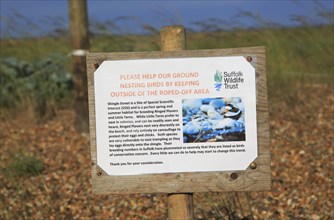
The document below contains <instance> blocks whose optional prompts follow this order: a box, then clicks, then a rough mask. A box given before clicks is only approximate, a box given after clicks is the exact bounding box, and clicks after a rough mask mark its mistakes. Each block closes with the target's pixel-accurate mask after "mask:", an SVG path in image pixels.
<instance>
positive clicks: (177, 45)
mask: <svg viewBox="0 0 334 220" xmlns="http://www.w3.org/2000/svg"><path fill="white" fill-rule="evenodd" d="M160 38H161V50H162V51H177V50H185V49H186V37H185V30H184V28H183V27H182V26H166V27H164V28H162V29H161V31H160ZM167 197H168V219H169V220H173V219H182V220H183V219H184V220H186V219H193V218H194V207H193V206H194V203H193V194H192V193H171V194H168V195H167Z"/></svg>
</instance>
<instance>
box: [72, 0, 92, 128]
mask: <svg viewBox="0 0 334 220" xmlns="http://www.w3.org/2000/svg"><path fill="white" fill-rule="evenodd" d="M68 10H69V17H70V32H71V45H72V71H73V78H74V87H75V103H74V110H75V114H76V119H75V128H76V130H77V131H78V132H87V131H88V128H89V127H88V90H87V75H86V53H85V52H86V51H87V49H89V35H88V17H87V4H86V0H68Z"/></svg>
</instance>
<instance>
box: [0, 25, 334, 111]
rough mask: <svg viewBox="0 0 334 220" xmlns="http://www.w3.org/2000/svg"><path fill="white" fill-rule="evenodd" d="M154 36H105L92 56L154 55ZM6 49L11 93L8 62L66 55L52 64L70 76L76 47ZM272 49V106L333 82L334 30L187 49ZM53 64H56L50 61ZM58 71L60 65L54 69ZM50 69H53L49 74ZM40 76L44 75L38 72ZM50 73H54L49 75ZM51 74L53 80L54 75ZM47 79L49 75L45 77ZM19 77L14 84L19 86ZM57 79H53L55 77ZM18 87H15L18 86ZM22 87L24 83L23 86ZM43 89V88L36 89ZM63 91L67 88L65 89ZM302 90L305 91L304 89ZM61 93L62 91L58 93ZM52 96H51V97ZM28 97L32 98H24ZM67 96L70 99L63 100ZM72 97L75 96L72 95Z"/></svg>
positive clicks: (8, 44) (283, 32)
mask: <svg viewBox="0 0 334 220" xmlns="http://www.w3.org/2000/svg"><path fill="white" fill-rule="evenodd" d="M152 33H153V34H151V35H127V36H116V35H103V36H102V35H101V36H93V37H92V38H91V51H92V52H120V51H123V52H130V51H152V50H159V44H160V37H159V34H158V33H157V32H152ZM0 46H1V86H2V87H6V86H8V85H7V84H6V85H4V83H7V81H6V80H4V79H6V77H8V75H9V74H8V73H4V72H3V71H5V70H4V69H5V68H4V63H6V62H4V60H5V59H8V58H9V57H15V59H17V60H18V62H31V64H29V65H32V66H35V65H34V63H36V62H43V61H40V60H45V59H46V57H50V56H51V55H54V54H61V56H58V57H57V58H52V62H53V63H56V67H55V68H51V70H52V71H53V70H54V71H57V73H59V72H63V73H64V74H65V68H66V69H67V70H69V62H70V56H69V54H70V51H71V49H70V44H69V40H68V39H67V38H65V37H44V38H32V39H2V40H1V41H0ZM251 46H266V57H267V75H268V88H269V98H270V102H271V103H278V102H281V101H284V102H286V103H287V104H290V105H293V104H295V102H294V97H295V96H296V95H297V94H296V93H298V90H297V88H296V87H297V85H298V86H299V87H300V86H303V85H304V84H305V83H306V84H310V83H326V82H332V74H333V62H332V61H333V27H332V26H318V27H312V26H304V27H296V28H262V29H249V30H245V29H234V30H231V31H221V30H219V31H215V32H207V33H205V32H204V33H197V32H189V33H187V49H188V50H200V49H218V48H235V47H251ZM49 59H50V58H49ZM52 65H54V64H52ZM46 69H49V68H46ZM34 71H37V72H43V71H41V70H37V69H34ZM49 72H50V71H49ZM49 74H52V73H51V72H50V73H49ZM42 75H43V73H42ZM14 76H15V74H14V75H12V76H11V77H12V80H14V81H15V77H14ZM51 78H52V77H51ZM51 78H50V77H49V78H48V77H46V78H45V77H44V78H43V82H45V83H46V84H45V85H44V86H43V83H41V84H39V86H42V87H41V88H38V89H39V92H38V93H37V94H39V93H40V92H43V91H42V89H43V88H44V89H48V88H50V87H49V84H47V81H48V80H51V81H52V79H51ZM14 81H12V82H11V83H14ZM17 83H19V82H17ZM17 83H16V84H15V83H14V84H13V85H14V86H13V87H12V89H13V90H17V91H13V92H14V93H13V94H10V95H9V93H8V95H9V96H7V95H3V94H2V95H3V97H2V100H1V101H2V102H1V105H2V107H4V106H6V105H4V103H3V102H7V100H8V99H11V100H13V99H14V100H15V101H21V100H20V99H17V98H16V97H18V96H19V95H15V92H22V91H21V88H19V87H17V86H16V85H18V84H17ZM35 88H37V87H35ZM61 88H62V87H61ZM299 89H300V88H299ZM53 91H54V92H56V93H57V92H59V90H53ZM45 93H47V94H45ZM45 93H42V94H43V95H42V98H47V97H49V96H52V94H50V93H49V92H45ZM24 95H26V93H24ZM62 95H64V94H62ZM67 95H70V93H67ZM53 96H54V98H56V97H58V94H57V95H53Z"/></svg>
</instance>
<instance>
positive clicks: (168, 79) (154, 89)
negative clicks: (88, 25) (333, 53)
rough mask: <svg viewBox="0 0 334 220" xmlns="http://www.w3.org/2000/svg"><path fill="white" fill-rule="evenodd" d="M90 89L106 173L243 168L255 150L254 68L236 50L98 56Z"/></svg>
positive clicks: (100, 158) (100, 160) (101, 164)
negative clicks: (149, 56)
mask: <svg viewBox="0 0 334 220" xmlns="http://www.w3.org/2000/svg"><path fill="white" fill-rule="evenodd" d="M94 93H95V111H96V112H95V113H96V148H97V149H96V153H97V165H98V166H99V167H101V168H102V169H103V170H104V171H105V172H106V173H107V174H109V175H139V174H151V173H175V172H208V171H230V170H245V169H246V168H247V167H248V166H249V164H250V163H251V162H252V161H253V160H255V159H256V157H257V155H258V151H257V126H256V76H255V69H254V67H253V66H252V65H251V64H250V63H249V62H247V61H246V59H245V58H244V57H242V56H231V57H209V58H169V59H140V60H139V59H138V60H113V61H104V62H103V63H102V64H101V65H100V67H99V68H98V69H97V70H96V71H95V73H94Z"/></svg>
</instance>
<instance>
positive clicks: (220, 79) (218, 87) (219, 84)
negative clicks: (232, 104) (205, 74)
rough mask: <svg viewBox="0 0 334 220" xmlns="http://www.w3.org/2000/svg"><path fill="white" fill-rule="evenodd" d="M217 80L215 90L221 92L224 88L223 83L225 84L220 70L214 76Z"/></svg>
mask: <svg viewBox="0 0 334 220" xmlns="http://www.w3.org/2000/svg"><path fill="white" fill-rule="evenodd" d="M214 80H215V89H216V91H220V90H221V88H222V85H223V84H222V82H223V74H222V72H221V71H220V70H216V73H215V75H214Z"/></svg>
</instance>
